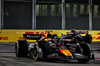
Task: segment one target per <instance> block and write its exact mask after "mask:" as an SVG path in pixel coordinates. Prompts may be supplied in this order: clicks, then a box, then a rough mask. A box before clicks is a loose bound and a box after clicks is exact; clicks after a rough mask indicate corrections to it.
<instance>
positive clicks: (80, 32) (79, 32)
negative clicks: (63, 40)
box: [67, 31, 88, 34]
mask: <svg viewBox="0 0 100 66" xmlns="http://www.w3.org/2000/svg"><path fill="white" fill-rule="evenodd" d="M67 34H73V32H67ZM76 34H88V31H76Z"/></svg>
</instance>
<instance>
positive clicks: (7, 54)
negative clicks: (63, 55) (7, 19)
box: [0, 43, 100, 66]
mask: <svg viewBox="0 0 100 66" xmlns="http://www.w3.org/2000/svg"><path fill="white" fill-rule="evenodd" d="M14 44H15V43H0V66H100V51H99V48H100V43H92V44H90V47H91V48H92V49H93V50H95V51H94V54H95V57H96V60H90V61H89V62H88V63H85V64H82V63H78V61H77V60H58V61H53V60H51V61H48V60H46V61H45V60H42V61H34V60H33V59H31V58H22V57H20V58H18V57H16V55H15V53H14V51H15V50H14ZM97 49H98V50H97Z"/></svg>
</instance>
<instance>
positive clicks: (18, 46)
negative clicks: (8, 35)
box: [15, 40, 28, 57]
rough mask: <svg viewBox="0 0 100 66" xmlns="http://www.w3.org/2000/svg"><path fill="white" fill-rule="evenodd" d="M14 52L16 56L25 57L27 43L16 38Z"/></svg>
mask: <svg viewBox="0 0 100 66" xmlns="http://www.w3.org/2000/svg"><path fill="white" fill-rule="evenodd" d="M15 54H16V56H17V57H26V56H27V54H28V45H27V41H25V40H18V41H17V42H16V43H15Z"/></svg>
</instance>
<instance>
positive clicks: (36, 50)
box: [33, 46, 39, 60]
mask: <svg viewBox="0 0 100 66" xmlns="http://www.w3.org/2000/svg"><path fill="white" fill-rule="evenodd" d="M38 55H39V47H38V46H34V48H33V58H34V60H37V59H38Z"/></svg>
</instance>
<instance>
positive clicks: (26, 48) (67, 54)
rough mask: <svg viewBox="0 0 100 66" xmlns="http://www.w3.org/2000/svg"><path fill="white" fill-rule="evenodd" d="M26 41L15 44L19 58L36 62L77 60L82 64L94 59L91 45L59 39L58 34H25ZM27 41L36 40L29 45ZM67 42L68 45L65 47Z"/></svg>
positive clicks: (68, 39) (69, 39)
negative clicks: (40, 60) (27, 58)
mask: <svg viewBox="0 0 100 66" xmlns="http://www.w3.org/2000/svg"><path fill="white" fill-rule="evenodd" d="M23 36H24V38H25V40H18V41H17V42H16V44H15V53H16V56H17V57H30V58H33V59H34V60H39V59H60V58H62V59H77V60H78V61H79V62H81V63H86V62H88V61H89V60H90V57H92V58H93V59H94V54H93V53H92V52H91V49H90V47H89V45H88V44H87V43H85V42H77V38H75V39H74V40H76V42H75V43H73V44H70V45H69V43H71V42H73V38H63V40H62V41H60V39H61V38H58V37H57V35H56V34H53V35H51V34H50V33H49V32H47V33H46V34H42V35H41V34H38V35H37V34H23ZM26 39H30V40H36V42H33V43H30V44H28V42H27V41H26ZM65 42H66V45H65Z"/></svg>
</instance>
